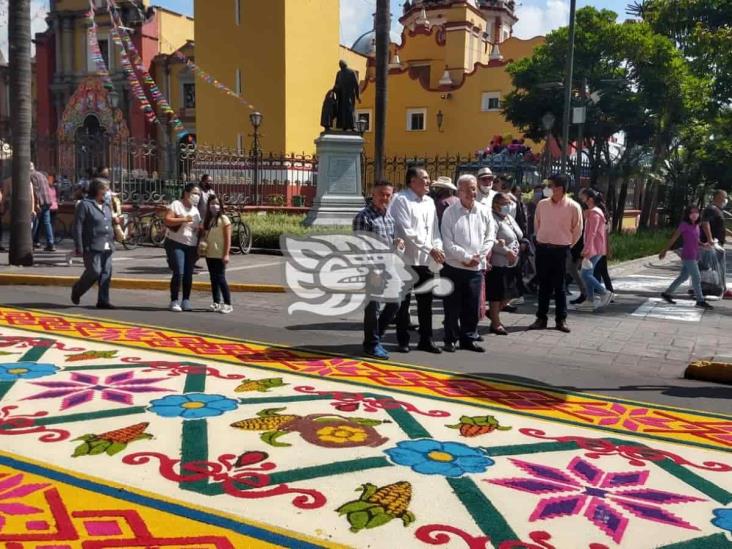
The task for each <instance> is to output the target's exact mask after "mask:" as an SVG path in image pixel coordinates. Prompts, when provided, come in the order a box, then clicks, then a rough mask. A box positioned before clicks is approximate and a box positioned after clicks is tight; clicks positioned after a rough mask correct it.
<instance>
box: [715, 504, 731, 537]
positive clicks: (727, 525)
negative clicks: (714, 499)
mask: <svg viewBox="0 0 732 549" xmlns="http://www.w3.org/2000/svg"><path fill="white" fill-rule="evenodd" d="M712 524H714V526H716V527H717V528H721V529H722V530H727V531H728V532H732V509H715V510H714V520H713V521H712Z"/></svg>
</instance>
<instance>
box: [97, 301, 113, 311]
mask: <svg viewBox="0 0 732 549" xmlns="http://www.w3.org/2000/svg"><path fill="white" fill-rule="evenodd" d="M116 308H117V307H115V306H114V305H112V304H111V303H97V309H107V310H109V311H114V310H115V309H116Z"/></svg>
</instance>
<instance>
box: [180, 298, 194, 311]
mask: <svg viewBox="0 0 732 549" xmlns="http://www.w3.org/2000/svg"><path fill="white" fill-rule="evenodd" d="M181 308H182V309H183V310H184V311H192V310H193V305H191V302H190V301H189V300H187V299H184V300H183V303H182V304H181Z"/></svg>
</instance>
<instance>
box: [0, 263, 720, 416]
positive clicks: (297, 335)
mask: <svg viewBox="0 0 732 549" xmlns="http://www.w3.org/2000/svg"><path fill="white" fill-rule="evenodd" d="M262 257H266V256H261V257H259V258H258V259H257V260H258V261H262ZM263 262H264V263H266V262H267V261H263ZM271 268H272V266H268V267H263V268H262V270H263V271H264V270H267V269H271ZM247 271H248V272H250V273H252V274H253V275H254V276H258V277H259V276H260V275H262V273H259V274H257V269H249V270H247ZM280 272H281V271H280ZM675 274H676V271H675V266H674V265H666V266H653V265H636V266H635V267H633V268H632V269H630V270H627V269H626V271H625V272H623V273H622V276H621V277H620V278H616V286H617V290H618V292H617V293H618V298H617V300H616V303H615V304H614V305H612V306H610V307H609V308H608V310H607V311H605V312H603V313H596V314H592V313H571V314H570V319H569V320H570V325H571V327H572V328H573V331H572V333H571V334H562V333H560V332H557V331H555V330H548V331H545V332H526V331H525V327H526V326H528V325H529V324H530V323H531V322H532V321H533V312H534V311H535V306H534V304H533V303H532V302H531V301H527V304H526V305H524V306H522V307H521V308H520V310H519V314H513V315H504V321H505V324H506V326H507V328H508V329H509V331H510V332H511V334H510V336H509V337H498V336H491V335H486V337H485V339H486V341H485V343H484V346H485V347H486V349H487V350H488V352H487V353H486V354H475V353H468V352H458V353H457V354H455V355H445V354H443V355H430V354H427V353H423V352H419V351H414V350H413V351H412V352H411V353H409V354H398V353H395V352H394V353H392V361H394V362H402V363H406V364H417V365H420V366H427V367H432V368H436V369H440V370H446V371H452V372H460V373H470V374H474V375H480V376H490V377H492V378H497V379H505V380H513V381H521V382H524V383H530V384H535V385H539V386H550V387H560V388H566V389H572V390H579V391H583V392H589V393H597V394H605V395H609V396H613V397H623V398H628V399H633V400H639V401H645V402H652V403H656V404H665V405H669V406H674V407H682V408H690V409H695V410H704V411H711V412H719V413H732V387H730V386H724V385H717V384H713V383H705V382H697V381H687V380H684V379H683V377H682V376H683V372H684V369H685V367H686V365H687V364H688V362H689V361H690V360H691V359H693V358H705V357H712V356H716V357H722V358H724V357H725V356H730V357H732V345H731V344H730V343H732V337H731V336H730V334H731V333H732V301H725V302H720V301H718V302H715V306H716V309H715V310H714V311H711V312H705V313H704V314H703V315H702V314H701V312H700V311H698V310H695V309H694V308H693V307H688V306H685V305H683V304H681V305H679V306H678V307H677V308H674V309H672V310H668V309H665V308H663V307H661V306H660V305H658V304H656V303H655V302H654V301H653V298H655V297H656V296H657V295H658V292H659V291H660V290H661V289H662V288H663V287H664V286H665V285H667V284H668V283H669V281H670V280H671V278H672V277H673V276H675ZM262 276H263V275H262ZM270 282H271V281H270ZM92 292H95V290H93V291H92ZM67 294H68V290H67V289H61V288H50V287H9V286H8V287H1V288H0V302H2V303H3V304H6V305H10V306H17V307H26V308H33V309H42V310H47V311H53V312H58V313H65V314H74V315H83V316H88V317H92V318H108V319H114V320H120V321H126V322H130V323H138V324H146V325H152V326H157V327H167V328H174V329H179V330H186V331H191V332H195V333H205V334H209V335H220V336H229V337H234V338H238V339H246V340H251V341H259V342H265V343H272V344H280V345H287V346H291V347H298V348H307V349H316V350H320V351H328V352H332V353H338V354H341V355H358V354H359V353H360V351H361V340H362V333H361V329H362V325H361V318H360V315H359V314H352V315H347V316H343V317H339V318H320V317H316V316H314V315H312V314H304V313H296V314H294V315H289V314H288V312H287V308H288V306H289V304H291V303H292V302H294V301H295V297H294V296H292V295H289V294H237V295H235V311H234V313H233V314H231V315H228V316H227V315H220V314H216V313H212V312H208V310H207V308H208V305H209V304H210V302H211V300H210V297H209V296H208V295H207V294H205V293H195V294H194V297H193V302H194V305H195V306H196V308H197V310H196V311H194V312H191V313H177V314H176V313H171V312H168V311H167V309H166V307H167V304H168V297H167V295H166V293H165V292H161V291H124V290H120V291H115V292H114V294H113V301H114V303H115V304H116V305H117V306H118V307H119V309H118V310H115V311H98V310H97V309H95V308H93V307H91V305H93V304H94V303H95V301H96V296H95V295H87V296H85V299H84V300H83V301H82V305H81V306H80V307H74V306H73V305H72V304H71V303H70V300H69V296H68V295H67ZM440 310H441V307H439V306H438V307H436V311H438V314H437V315H436V317H435V319H434V325H435V328H436V334H435V339H436V340H438V341H439V340H440V339H441V336H442V332H441V322H442V319H441V316H440V314H439V311H440ZM481 331H482V332H483V333H486V334H487V325H486V324H485V323H482V324H481ZM393 344H394V338H393V334H392V335H388V336H387V344H386V346H387V348H392V349H393ZM731 360H732V358H731Z"/></svg>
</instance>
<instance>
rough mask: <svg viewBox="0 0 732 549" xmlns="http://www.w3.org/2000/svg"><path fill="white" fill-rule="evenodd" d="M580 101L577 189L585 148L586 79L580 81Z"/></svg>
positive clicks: (577, 187)
mask: <svg viewBox="0 0 732 549" xmlns="http://www.w3.org/2000/svg"><path fill="white" fill-rule="evenodd" d="M579 95H580V100H581V102H582V107H581V109H582V116H581V119H580V120H579V124H578V125H577V147H576V149H577V166H576V168H577V175H576V179H575V185H576V186H575V188H576V189H579V187H580V182H581V178H582V152H583V151H584V148H585V146H584V145H585V122H586V121H587V106H588V104H589V103H588V101H587V78H583V79H582V88H581V89H580V93H579Z"/></svg>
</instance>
